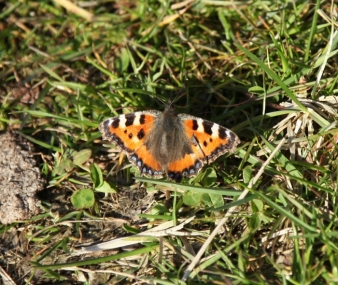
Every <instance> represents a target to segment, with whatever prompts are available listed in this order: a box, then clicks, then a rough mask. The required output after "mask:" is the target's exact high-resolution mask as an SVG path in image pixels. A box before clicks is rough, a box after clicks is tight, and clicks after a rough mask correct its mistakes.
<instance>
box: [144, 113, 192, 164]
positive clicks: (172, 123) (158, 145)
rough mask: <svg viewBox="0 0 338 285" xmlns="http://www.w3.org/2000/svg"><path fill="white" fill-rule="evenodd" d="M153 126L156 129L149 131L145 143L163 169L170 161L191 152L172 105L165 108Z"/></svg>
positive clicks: (182, 127)
mask: <svg viewBox="0 0 338 285" xmlns="http://www.w3.org/2000/svg"><path fill="white" fill-rule="evenodd" d="M154 128H155V129H156V130H157V131H156V132H151V135H150V136H149V137H148V139H147V141H146V145H147V149H148V150H149V151H150V152H151V154H152V155H153V156H155V157H158V160H159V162H160V164H161V166H162V167H163V169H164V170H167V167H168V165H169V164H170V163H171V162H173V161H176V160H178V159H180V158H181V157H182V156H183V157H184V155H185V154H187V153H192V149H191V147H190V146H189V140H188V139H187V138H186V137H185V135H184V134H185V133H184V125H183V124H182V122H181V120H180V119H179V117H178V116H177V113H176V111H175V109H174V108H173V107H168V108H167V109H165V111H164V112H163V113H162V114H161V115H160V116H159V117H158V119H157V120H156V122H155V124H154Z"/></svg>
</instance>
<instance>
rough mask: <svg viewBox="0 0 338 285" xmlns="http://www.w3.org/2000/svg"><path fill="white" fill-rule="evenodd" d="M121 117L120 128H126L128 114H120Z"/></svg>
mask: <svg viewBox="0 0 338 285" xmlns="http://www.w3.org/2000/svg"><path fill="white" fill-rule="evenodd" d="M119 119H120V124H119V127H120V128H125V127H126V122H127V119H126V116H125V115H120V117H119Z"/></svg>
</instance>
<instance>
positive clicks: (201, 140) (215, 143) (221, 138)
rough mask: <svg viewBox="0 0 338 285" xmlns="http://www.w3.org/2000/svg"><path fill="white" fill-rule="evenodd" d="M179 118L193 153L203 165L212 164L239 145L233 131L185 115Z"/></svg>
mask: <svg viewBox="0 0 338 285" xmlns="http://www.w3.org/2000/svg"><path fill="white" fill-rule="evenodd" d="M180 116H182V122H183V125H184V127H185V132H186V134H187V136H188V137H189V139H190V140H191V147H192V149H193V151H194V153H195V154H196V156H197V157H198V158H199V159H201V160H202V161H203V162H204V163H210V162H213V161H214V160H215V159H216V158H218V157H219V156H221V155H222V154H224V153H227V152H233V151H235V149H236V147H237V145H238V144H239V143H240V140H239V138H238V136H237V135H236V134H235V133H234V132H233V131H231V130H229V129H227V128H224V127H222V126H220V125H218V124H216V123H213V122H210V121H206V120H203V119H201V118H196V117H193V116H190V115H185V114H180Z"/></svg>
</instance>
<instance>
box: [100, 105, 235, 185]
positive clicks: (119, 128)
mask: <svg viewBox="0 0 338 285" xmlns="http://www.w3.org/2000/svg"><path fill="white" fill-rule="evenodd" d="M99 130H100V131H101V133H102V134H103V138H104V139H107V140H109V141H112V142H114V143H115V144H116V145H117V146H118V147H120V148H121V149H122V150H123V151H124V152H125V153H126V154H127V156H128V158H129V160H130V161H131V162H132V163H133V164H134V165H135V166H136V167H137V168H138V169H139V170H140V172H141V173H142V174H144V175H147V176H151V177H156V178H161V177H163V176H164V175H167V177H168V178H170V179H172V180H175V181H180V180H181V179H182V178H183V177H184V176H185V177H191V176H195V175H197V174H198V172H199V171H200V170H201V169H202V167H203V165H204V164H207V163H210V162H212V161H214V160H215V159H216V158H217V157H219V156H220V155H222V154H224V153H226V152H233V151H234V150H235V148H236V146H237V145H238V144H239V143H240V141H239V138H238V137H237V135H236V134H235V133H234V132H232V131H231V130H229V129H227V128H224V127H222V126H220V125H218V124H215V123H212V122H209V121H206V120H203V119H201V118H197V117H194V116H191V115H187V114H177V113H176V110H175V109H174V108H173V107H172V106H169V107H167V108H166V109H165V110H164V112H159V111H154V110H150V111H144V112H135V113H130V114H125V115H120V116H117V117H114V118H109V119H107V120H105V121H103V122H102V123H101V124H100V127H99Z"/></svg>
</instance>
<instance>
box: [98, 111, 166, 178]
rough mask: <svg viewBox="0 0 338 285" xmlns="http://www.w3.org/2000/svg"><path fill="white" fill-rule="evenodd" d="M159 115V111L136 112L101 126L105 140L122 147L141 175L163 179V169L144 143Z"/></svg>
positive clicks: (118, 117) (103, 123)
mask: <svg viewBox="0 0 338 285" xmlns="http://www.w3.org/2000/svg"><path fill="white" fill-rule="evenodd" d="M159 114H161V112H158V111H148V112H135V113H130V114H125V115H120V116H117V117H114V118H109V119H107V120H105V121H103V122H102V123H101V124H100V126H99V130H100V132H101V133H102V136H103V138H104V139H107V140H109V141H111V142H113V143H115V144H116V145H117V146H118V147H120V148H121V149H122V150H123V151H124V152H125V153H126V154H127V155H128V158H129V160H130V162H132V163H133V164H134V165H135V166H136V167H137V168H138V169H139V170H140V172H141V173H143V174H146V175H150V176H156V177H162V175H163V171H162V168H161V166H160V164H159V163H158V162H157V160H156V159H155V158H154V157H153V156H152V155H151V154H150V153H149V151H148V150H147V148H146V147H145V145H144V143H145V141H146V139H147V136H148V134H149V132H150V131H151V130H152V129H153V128H154V126H155V123H156V120H157V117H158V116H159Z"/></svg>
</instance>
